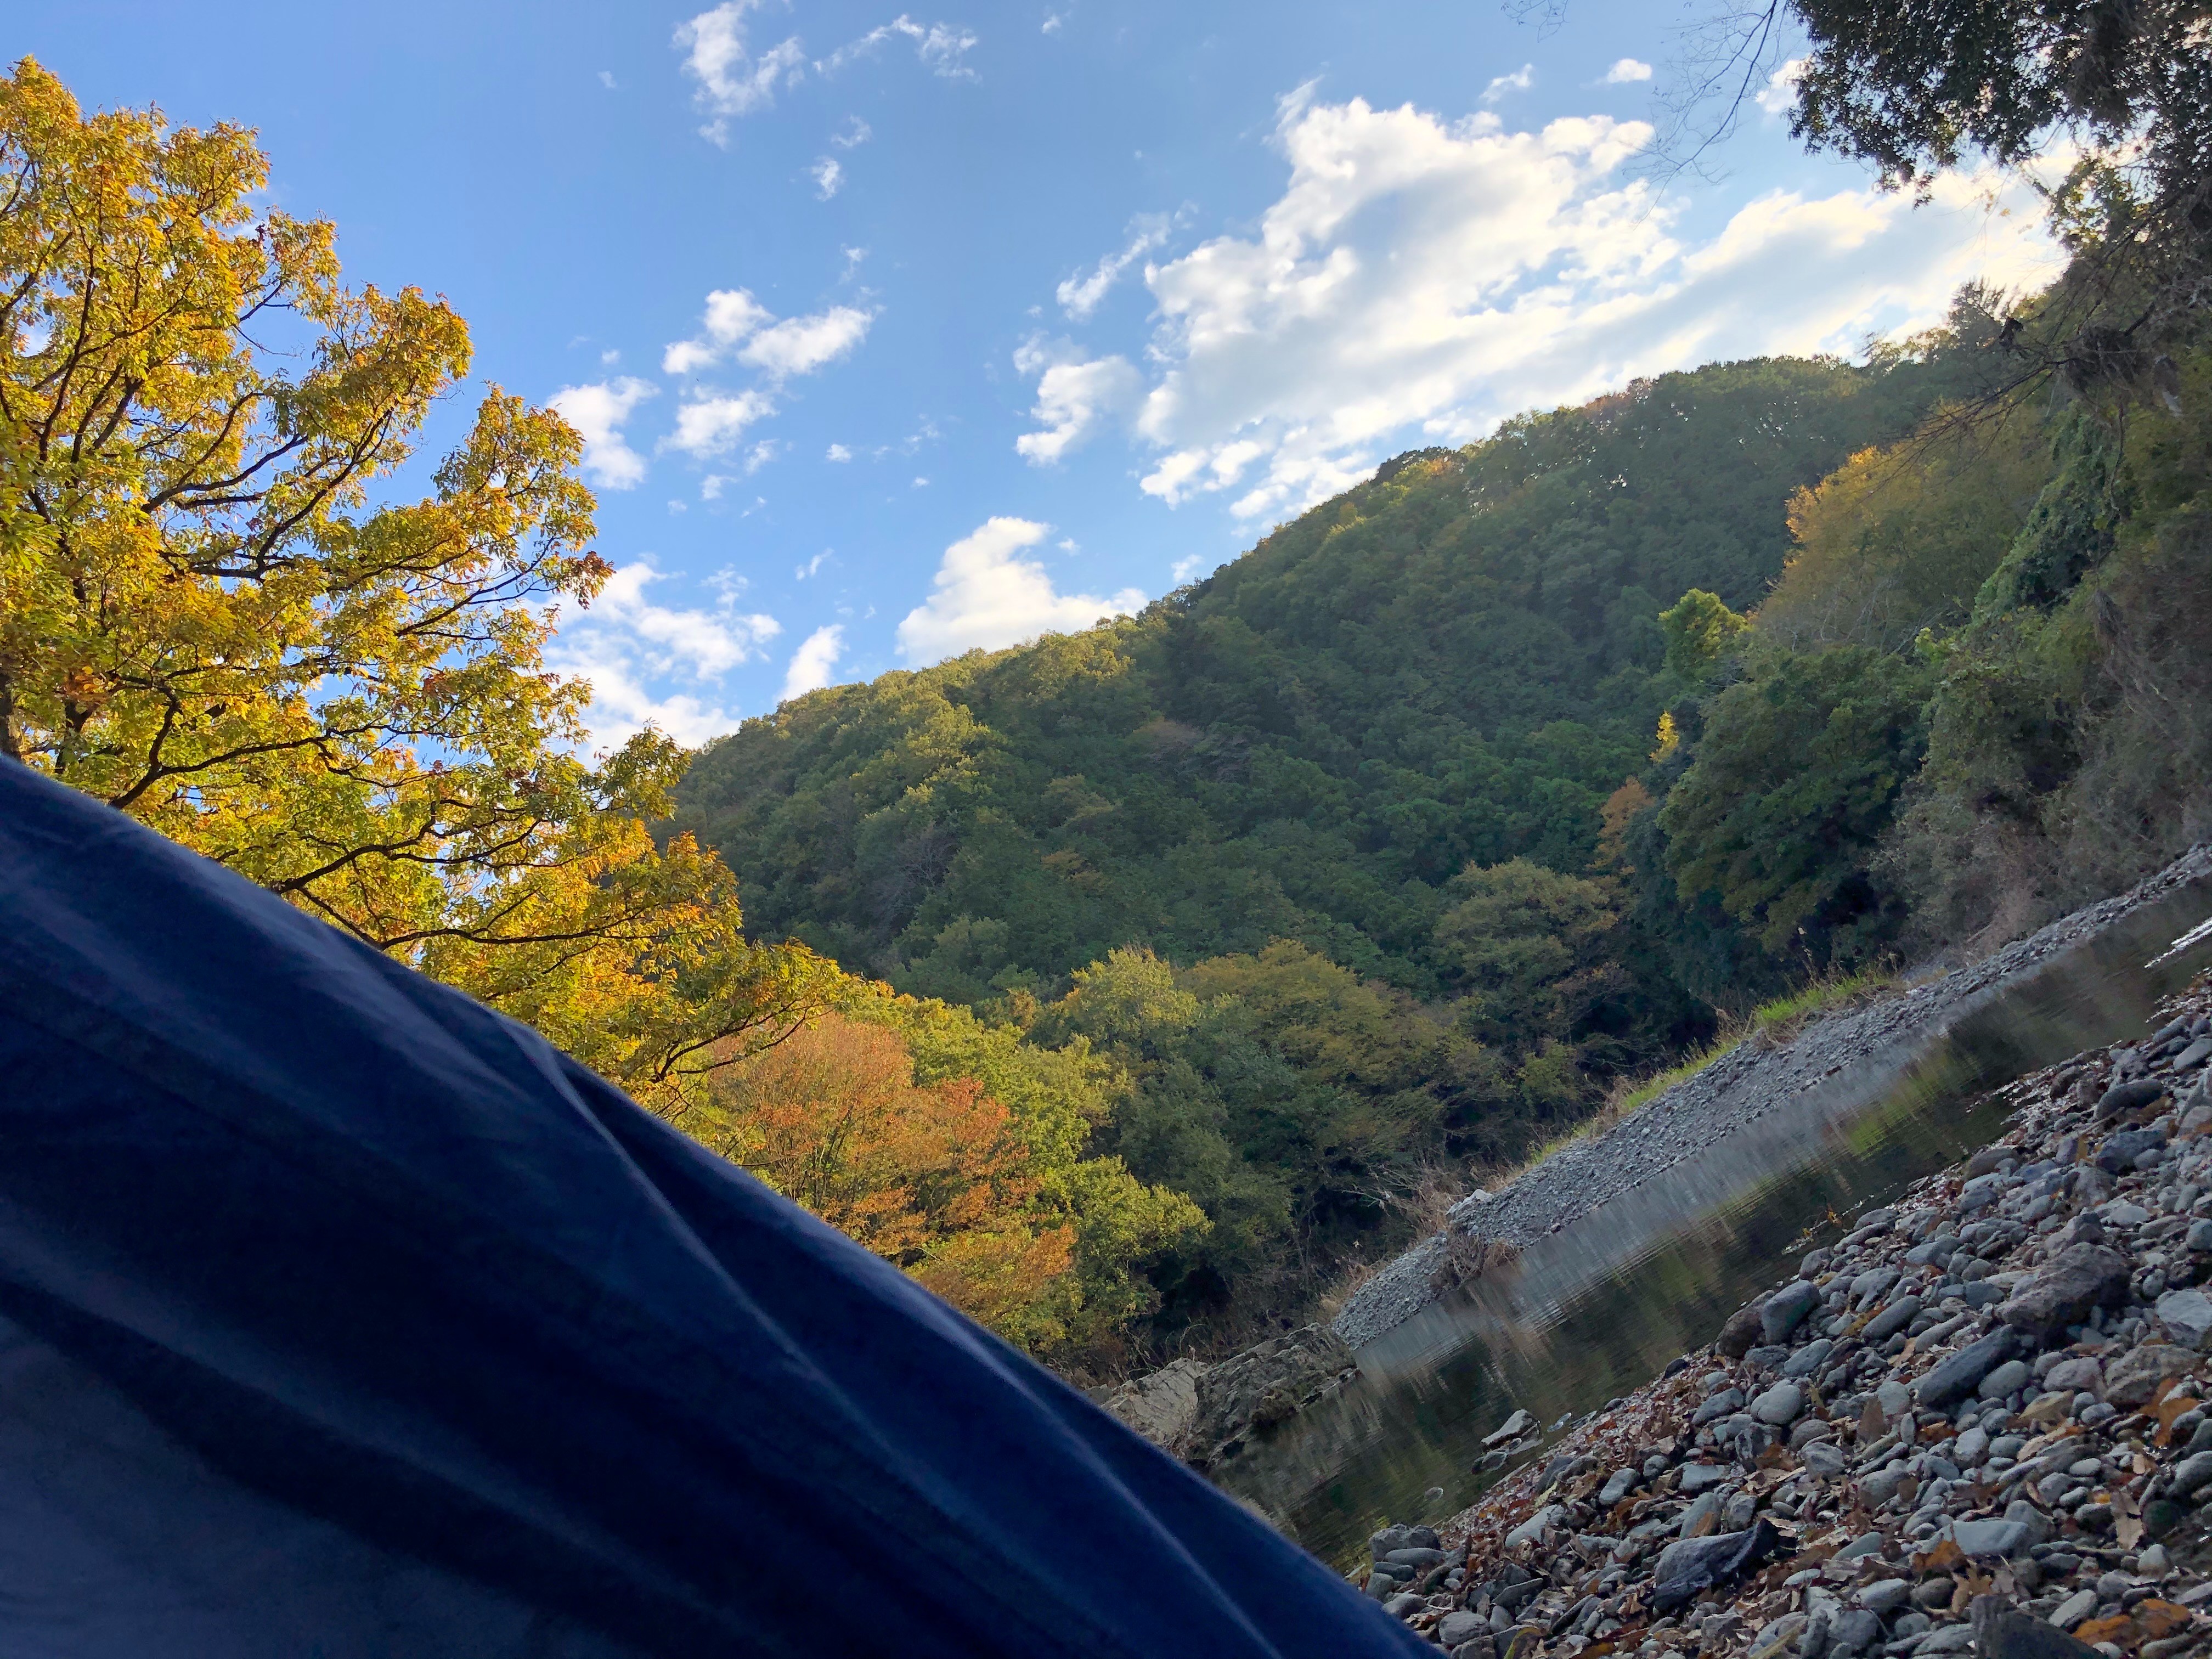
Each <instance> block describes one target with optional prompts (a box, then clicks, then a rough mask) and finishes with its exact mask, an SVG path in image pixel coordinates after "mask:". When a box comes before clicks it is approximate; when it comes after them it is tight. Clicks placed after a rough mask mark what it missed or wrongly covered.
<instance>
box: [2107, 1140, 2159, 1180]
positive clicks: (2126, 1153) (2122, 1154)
mask: <svg viewBox="0 0 2212 1659" xmlns="http://www.w3.org/2000/svg"><path fill="white" fill-rule="evenodd" d="M2165 1145H2166V1133H2165V1132H2164V1131H2163V1130H2160V1129H2123V1130H2121V1131H2120V1132H2119V1133H2118V1134H2116V1135H2110V1136H2107V1137H2106V1140H2105V1144H2104V1145H2103V1146H2100V1147H2099V1148H2097V1167H2098V1168H2099V1169H2100V1170H2103V1171H2104V1172H2105V1173H2106V1175H2112V1176H2119V1175H2125V1174H2127V1173H2128V1171H2129V1170H2132V1169H2134V1168H2135V1167H2136V1158H2139V1157H2141V1156H2142V1154H2143V1153H2145V1152H2149V1151H2150V1150H2151V1149H2152V1148H2153V1147H2156V1146H2165Z"/></svg>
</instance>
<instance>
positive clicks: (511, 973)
mask: <svg viewBox="0 0 2212 1659" xmlns="http://www.w3.org/2000/svg"><path fill="white" fill-rule="evenodd" d="M267 177H268V168H267V163H266V161H265V160H264V157H263V155H261V153H260V151H259V150H258V148H257V147H256V145H255V143H254V141H253V137H252V134H251V133H250V132H247V131H244V130H242V129H240V128H237V127H233V126H228V125H217V126H214V127H211V128H209V129H206V130H204V131H202V130H198V129H194V128H189V127H179V128H172V127H170V126H169V125H167V123H166V122H165V121H164V120H163V119H162V118H161V116H160V114H159V113H158V112H141V111H132V110H123V111H116V112H106V113H99V114H94V115H92V116H89V117H88V116H86V115H84V114H83V113H82V112H81V111H80V110H79V109H78V107H77V105H76V101H75V100H73V99H72V98H71V97H70V94H69V93H68V91H67V90H66V89H65V88H64V87H63V86H62V85H61V83H60V82H58V81H57V80H55V79H54V77H53V76H51V75H49V74H48V73H47V72H46V70H44V69H42V68H40V66H39V64H36V63H35V62H33V61H32V60H30V59H28V58H26V59H24V60H23V61H22V62H21V63H20V64H17V65H16V66H15V70H14V71H13V72H12V74H10V75H9V76H6V77H4V78H0V753H4V754H5V755H7V756H8V757H10V758H12V759H14V760H16V761H20V762H22V763H27V764H29V765H32V766H34V767H37V768H39V769H42V770H45V771H46V772H48V773H50V774H51V775H53V776H54V777H56V778H58V779H60V780H61V781H64V782H65V783H68V784H70V785H72V786H74V787H76V788H79V789H82V790H84V791H85V792H87V793H90V794H92V795H94V796H96V797H98V798H99V799H102V800H105V801H106V802H107V803H108V804H109V805H112V806H114V807H116V808H118V810H120V811H125V812H128V813H130V814H131V815H132V816H133V817H137V818H140V819H142V820H143V821H144V822H145V823H149V824H151V825H152V826H153V827H155V829H160V830H161V831H162V832H163V833H164V834H167V835H168V836H173V837H174V838H175V839H177V840H179V841H180V842H184V843H185V845H187V846H190V847H191V848H196V849H197V850H198V851H199V852H202V853H204V854H207V855H208V856H210V857H211V858H214V859H216V860H220V861H222V863H224V864H227V865H228V866H231V867H232V868H234V869H235V870H237V871H239V872H240V873H242V874H244V875H246V876H248V877H250V878H252V879H253V880H255V881H258V882H260V883H261V884H264V885H265V886H267V887H270V888H271V889H273V890H275V891H276V892H279V893H282V894H283V895H284V896H286V897H287V898H288V899H289V900H291V901H292V902H294V903H295V904H298V905H300V906H301V908H305V909H307V910H310V911H312V912H313V913H314V914H316V915H320V916H323V917H325V919H327V920H328V921H331V922H332V923H334V924H336V925H337V926H338V927H343V928H345V929H346V930H348V931H349V932H350V933H355V934H356V935H357V936H358V937H360V938H362V939H364V940H367V941H368V942H369V943H370V944H372V945H376V946H378V947H380V948H381V949H384V950H386V951H392V952H393V953H395V954H397V955H399V956H401V957H405V958H407V959H409V960H411V961H415V962H416V963H420V964H421V965H422V966H423V967H425V968H426V969H429V970H430V971H431V972H433V973H435V974H438V975H441V977H443V978H446V979H447V980H449V981H453V982H454V983H456V984H459V985H460V986H463V987H465V988H466V989H468V990H470V991H471V992H473V993H474V994H477V995H478V996H479V997H482V998H483V999H484V1000H487V1001H489V1002H491V1003H493V1004H495V1005H496V1006H502V1007H505V1008H507V1009H509V1010H510V1011H512V1012H515V1013H517V1014H519V1015H520V1016H521V1017H522V1018H527V1019H530V1020H532V1022H534V1023H535V1024H538V1025H539V1026H540V1027H541V1028H542V1029H544V1030H546V1031H547V1032H548V1034H549V1035H550V1036H553V1037H554V1038H555V1040H556V1041H557V1042H561V1043H562V1045H563V1046H564V1047H567V1048H569V1049H571V1051H572V1052H574V1053H576V1054H578V1055H579V1056H580V1058H582V1059H584V1060H586V1061H587V1062H588V1063H590V1064H592V1065H593V1066H596V1067H598V1068H599V1069H600V1070H601V1071H603V1072H605V1073H607V1074H608V1075H610V1076H611V1077H614V1078H616V1079H618V1080H620V1081H622V1082H623V1083H624V1084H626V1085H629V1087H631V1088H632V1089H633V1090H635V1091H638V1092H640V1094H641V1097H645V1098H647V1099H648V1100H663V1101H665V1099H667V1098H671V1097H673V1095H674V1094H675V1093H676V1092H677V1091H680V1089H681V1088H682V1086H683V1085H684V1080H685V1079H687V1078H689V1077H691V1076H695V1075H696V1073H699V1072H701V1071H702V1070H703V1069H706V1068H708V1067H709V1066H712V1065H714V1064H715V1063H719V1060H720V1058H721V1057H724V1056H726V1055H727V1054H731V1053H732V1052H737V1051H741V1050H742V1049H743V1048H744V1046H745V1044H746V1042H748V1040H757V1039H758V1038H759V1037H761V1036H775V1035H778V1034H781V1032H784V1031H787V1030H791V1029H793V1027H794V1026H795V1025H796V1024H798V1023H799V1021H801V1020H802V1019H803V1018H805V1014H806V1013H807V1012H809V1011H810V1010H811V1007H812V1006H815V1003H816V1002H817V1000H818V993H819V988H820V985H821V983H822V981H823V974H824V972H826V969H823V966H822V965H821V964H819V963H817V962H816V961H815V960H814V959H813V958H811V957H810V956H808V955H807V953H805V952H804V951H796V950H792V949H768V948H763V947H759V946H757V945H751V944H749V943H748V942H747V941H746V940H745V939H744V937H743V935H742V934H741V933H740V932H739V931H738V908H737V904H736V894H735V888H734V884H733V883H732V880H731V878H730V876H729V873H728V872H727V871H726V869H725V868H724V867H723V866H722V865H721V863H720V860H718V859H716V858H714V856H713V855H712V854H707V853H703V852H702V851H701V850H700V849H699V848H697V847H696V845H695V844H694V843H693V842H691V841H690V838H689V837H682V838H678V840H677V841H675V842H672V843H671V845H669V846H668V847H666V848H656V847H655V846H654V845H653V841H652V839H651V837H650V836H648V834H647V829H646V824H647V821H648V820H652V819H656V818H659V817H665V815H666V813H667V811H668V810H669V792H670V791H671V788H672V787H673V786H674V784H675V782H676V781H677V779H678V776H679V775H680V773H681V770H682V767H683V764H684V759H685V757H684V755H683V754H682V753H681V751H679V750H678V749H677V748H676V747H675V745H673V744H671V743H669V742H668V741H667V740H666V739H665V738H660V737H659V736H658V735H657V734H653V733H651V732H647V733H646V734H644V735H642V736H641V737H639V738H635V739H634V740H633V741H632V742H630V743H629V744H627V745H626V746H625V747H624V748H623V749H622V750H620V751H619V752H618V753H617V754H615V755H613V756H611V757H607V758H605V759H604V760H603V761H601V762H600V763H598V764H597V765H592V764H587V763H586V762H584V761H582V760H580V759H578V758H577V750H579V749H580V747H581V745H582V744H583V742H584V739H585V735H586V734H585V732H584V730H583V727H582V725H581V722H580V715H581V713H582V710H583V708H584V706H585V704H586V702H587V700H588V698H589V696H590V688H589V686H588V685H586V684H582V683H580V682H577V681H573V680H564V679H563V678H562V677H560V676H558V675H556V674H554V673H551V672H549V671H547V670H546V669H545V667H544V663H543V659H542V647H543V644H544V640H545V638H546V637H547V635H549V634H550V631H551V629H553V627H554V626H555V624H556V621H557V618H558V616H559V614H560V611H561V610H562V607H563V606H564V605H575V606H579V607H580V606H583V605H588V604H589V603H590V602H591V600H592V597H593V596H594V595H595V594H596V593H597V592H598V591H599V587H600V585H601V584H602V583H603V582H604V581H605V579H606V577H607V576H608V574H610V572H609V568H608V567H607V565H606V564H605V562H603V561H602V560H601V559H600V558H599V556H598V554H596V553H595V552H593V551H592V549H591V545H590V543H591V539H592V533H593V527H592V509H593V501H592V496H591V495H590V492H589V491H588V490H587V489H585V488H584V486H583V485H582V484H581V483H579V482H578V481H577V479H576V478H575V477H574V465H575V463H576V460H577V459H578V454H579V450H580V441H579V439H578V437H577V435H576V434H575V433H574V431H573V430H572V429H571V428H569V427H568V425H567V424H566V423H564V422H562V420H561V419H560V417H559V416H557V415H555V414H553V413H552V412H550V411H549V410H542V409H536V408H532V407H531V406H530V405H528V404H526V403H525V402H524V401H523V400H521V399H520V398H513V397H511V396H509V395H507V394H506V393H505V392H501V390H500V389H499V388H498V387H496V386H493V387H491V388H489V390H488V391H487V392H486V393H485V394H484V396H483V398H482V400H481V401H480V403H479V404H478V405H477V410H476V416H475V420H474V422H473V423H472V424H471V428H470V429H469V431H468V433H467V435H466V436H465V438H464V439H463V440H462V441H461V443H460V444H459V447H457V448H456V449H455V450H454V451H453V453H451V454H450V455H448V456H447V457H446V458H445V459H444V460H443V461H442V462H441V463H439V464H438V465H435V467H433V468H431V469H430V470H429V471H428V477H427V478H426V479H423V480H422V482H423V483H427V485H428V489H427V492H426V493H422V494H420V495H414V494H411V493H410V490H409V489H408V488H407V487H406V486H407V483H408V481H409V480H410V479H412V478H415V477H417V476H419V475H418V474H417V472H416V471H415V470H414V469H410V466H409V464H410V461H412V460H413V459H415V445H416V438H417V436H418V435H419V434H420V432H421V430H422V425H423V422H424V421H425V419H426V417H427V416H428V414H429V412H430V410H431V408H432V406H433V404H435V402H436V401H437V400H438V399H440V398H444V397H446V396H447V395H449V394H451V393H453V392H455V391H456V390H457V389H458V388H459V386H460V385H461V383H462V381H463V380H464V379H465V377H466V375H467V374H468V371H469V362H470V345H469V335H468V329H467V326H466V325H465V323H464V322H463V321H462V319H460V318H459V316H457V315H455V314H454V313H453V310H452V309H451V308H450V307H448V306H447V305H446V303H445V302H444V301H442V300H438V299H433V298H430V297H428V296H427V295H423V294H422V293H421V292H420V291H418V290H416V289H403V290H401V291H399V292H398V293H396V294H386V293H383V292H380V291H379V290H378V289H374V288H363V289H348V288H346V287H344V286H343V284H342V283H341V282H340V278H339V270H338V263H337V254H336V252H335V240H334V233H333V230H332V228H331V225H330V224H329V223H327V222H323V221H318V220H301V219H296V218H294V217H292V216H289V215H287V214H286V213H284V212H283V211H282V210H277V209H262V208H258V207H256V206H255V205H254V204H253V202H252V197H253V194H254V192H255V191H258V190H260V189H261V188H262V187H263V186H264V185H265V184H266V182H267ZM417 487H419V486H417ZM733 1044H734V1045H735V1048H734V1049H733V1047H732V1045H733Z"/></svg>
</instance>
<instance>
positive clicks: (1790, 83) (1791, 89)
mask: <svg viewBox="0 0 2212 1659" xmlns="http://www.w3.org/2000/svg"><path fill="white" fill-rule="evenodd" d="M1804 72H1805V60H1804V59H1803V58H1791V59H1790V61H1789V62H1787V63H1785V64H1783V65H1782V66H1781V67H1780V68H1779V69H1778V70H1775V71H1774V73H1773V74H1771V75H1770V76H1767V77H1766V84H1765V86H1763V87H1761V88H1759V95H1758V97H1757V98H1756V99H1755V100H1753V101H1754V102H1756V103H1757V104H1758V106H1759V108H1761V109H1763V110H1765V112H1767V113H1768V114H1769V115H1787V114H1789V113H1790V109H1791V107H1792V106H1795V105H1796V102H1797V77H1798V76H1801V75H1802V74H1804Z"/></svg>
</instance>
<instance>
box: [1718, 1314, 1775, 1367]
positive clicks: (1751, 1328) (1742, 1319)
mask: <svg viewBox="0 0 2212 1659" xmlns="http://www.w3.org/2000/svg"><path fill="white" fill-rule="evenodd" d="M1765 1332H1766V1321H1765V1304H1764V1303H1759V1302H1748V1303H1746V1304H1744V1305H1743V1306H1742V1307H1741V1308H1738V1309H1737V1310H1735V1312H1734V1313H1732V1314H1730V1315H1729V1321H1728V1323H1727V1324H1725V1325H1723V1326H1722V1327H1721V1334H1719V1335H1718V1336H1717V1337H1715V1338H1714V1339H1713V1346H1714V1347H1716V1348H1717V1349H1719V1350H1720V1351H1721V1352H1723V1354H1725V1355H1727V1356H1728V1357H1729V1358H1730V1359H1741V1358H1743V1357H1744V1355H1746V1354H1747V1353H1749V1352H1751V1348H1752V1344H1753V1343H1754V1342H1756V1341H1758V1340H1759V1338H1760V1337H1761V1336H1763V1335H1765Z"/></svg>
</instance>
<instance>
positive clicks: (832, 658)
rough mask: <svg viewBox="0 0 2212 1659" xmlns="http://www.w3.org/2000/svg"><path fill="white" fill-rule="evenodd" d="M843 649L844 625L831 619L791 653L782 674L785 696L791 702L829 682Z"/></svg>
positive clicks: (785, 699)
mask: <svg viewBox="0 0 2212 1659" xmlns="http://www.w3.org/2000/svg"><path fill="white" fill-rule="evenodd" d="M844 653H845V630H844V629H843V627H842V625H840V624H838V623H831V624H829V626H828V627H827V628H817V629H815V630H814V631H813V632H812V633H811V634H809V635H807V636H806V637H805V639H804V640H802V641H799V649H798V650H796V651H794V652H793V653H791V666H790V667H789V668H787V669H786V670H785V671H784V675H783V699H782V700H783V701H784V702H790V701H791V699H792V698H793V697H797V696H804V695H805V693H807V692H809V691H818V690H821V689H822V688H823V686H825V685H827V684H829V682H830V680H831V678H833V677H834V676H835V675H836V671H837V659H838V658H839V657H841V656H842V655H844Z"/></svg>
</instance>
